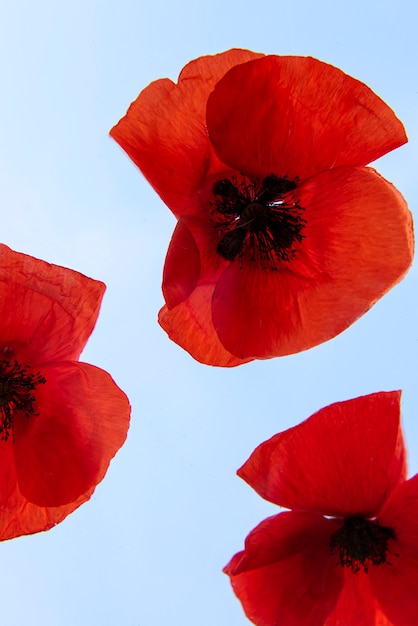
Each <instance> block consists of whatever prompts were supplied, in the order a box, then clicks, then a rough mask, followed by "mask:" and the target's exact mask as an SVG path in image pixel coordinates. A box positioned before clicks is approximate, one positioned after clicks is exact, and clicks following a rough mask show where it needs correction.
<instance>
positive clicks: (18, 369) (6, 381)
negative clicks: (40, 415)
mask: <svg viewBox="0 0 418 626" xmlns="http://www.w3.org/2000/svg"><path fill="white" fill-rule="evenodd" d="M44 383H46V379H45V378H44V377H43V376H42V374H41V373H40V372H36V373H33V372H32V371H31V368H30V366H29V365H25V366H23V365H21V364H20V363H18V361H16V360H15V361H0V438H1V439H2V440H3V441H7V440H8V439H9V437H10V434H11V432H13V421H14V418H15V415H16V413H17V412H22V413H23V415H25V417H27V418H29V417H30V416H32V415H34V416H36V415H37V413H35V409H34V403H35V396H34V395H33V392H34V391H35V389H36V387H37V386H38V385H42V384H44Z"/></svg>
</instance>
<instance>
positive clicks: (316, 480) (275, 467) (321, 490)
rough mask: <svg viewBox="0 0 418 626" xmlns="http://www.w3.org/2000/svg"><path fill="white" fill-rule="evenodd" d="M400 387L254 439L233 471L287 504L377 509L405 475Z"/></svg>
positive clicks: (321, 509) (340, 511)
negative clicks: (259, 441)
mask: <svg viewBox="0 0 418 626" xmlns="http://www.w3.org/2000/svg"><path fill="white" fill-rule="evenodd" d="M400 395H401V392H400V391H390V392H379V393H374V394H370V395H367V396H361V397H359V398H354V399H352V400H347V401H345V402H336V403H335V404H331V405H329V406H327V407H325V408H323V409H320V410H319V411H318V412H317V413H315V414H314V415H312V416H311V417H309V418H308V419H307V420H305V421H304V422H302V423H301V424H299V425H298V426H295V427H293V428H290V429H288V430H285V431H284V432H282V433H279V434H278V435H275V436H274V437H272V438H271V439H269V440H268V441H266V442H264V443H262V444H261V445H260V446H258V448H256V449H255V451H254V452H253V453H252V455H251V456H250V458H249V459H248V461H247V462H246V463H245V464H244V465H243V466H242V467H241V468H240V469H239V470H238V475H239V476H240V477H241V478H243V479H244V480H245V481H246V482H247V483H248V484H249V485H251V487H253V489H255V490H256V491H257V493H259V494H260V495H261V496H262V497H263V498H265V499H266V500H270V501H271V502H274V503H275V504H278V505H279V506H283V507H286V508H288V509H297V510H305V511H312V512H315V513H321V514H323V515H330V516H334V517H349V516H350V515H366V516H373V515H376V512H377V511H379V509H380V508H381V506H382V505H383V503H384V502H385V500H386V499H387V497H388V496H389V495H390V493H391V491H392V490H393V489H394V488H395V486H396V485H397V484H398V483H400V482H401V481H403V480H404V479H405V473H406V467H405V465H406V463H405V447H404V442H403V436H402V430H401V425H400Z"/></svg>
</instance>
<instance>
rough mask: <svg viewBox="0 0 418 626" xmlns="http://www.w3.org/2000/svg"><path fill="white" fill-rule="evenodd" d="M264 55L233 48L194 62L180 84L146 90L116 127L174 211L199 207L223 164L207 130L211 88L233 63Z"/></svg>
mask: <svg viewBox="0 0 418 626" xmlns="http://www.w3.org/2000/svg"><path fill="white" fill-rule="evenodd" d="M259 56H261V55H260V54H257V53H255V52H250V51H249V50H228V51H227V52H223V53H221V54H217V55H215V56H205V57H200V58H199V59H196V60H194V61H191V62H190V63H189V64H188V65H186V67H184V68H183V70H182V72H181V74H180V76H179V80H178V83H177V84H175V83H173V82H172V81H171V80H169V79H167V78H164V79H161V80H157V81H155V82H153V83H151V84H150V85H149V86H148V87H147V88H146V89H144V91H142V92H141V93H140V95H139V96H138V98H137V99H136V100H135V102H133V103H132V104H131V106H130V108H129V110H128V112H127V114H126V115H125V117H123V118H122V119H121V120H120V121H119V122H118V124H116V126H114V128H112V130H111V131H110V134H111V136H112V137H113V139H115V140H116V141H117V142H118V144H119V145H120V146H121V147H122V148H123V149H124V150H125V152H126V153H127V154H128V156H129V157H130V158H131V159H132V161H133V162H134V163H135V164H136V165H137V166H138V167H139V169H140V170H141V171H142V173H143V174H144V176H145V177H146V178H147V179H148V181H149V182H150V183H151V185H152V186H153V187H154V189H155V190H156V191H157V193H158V194H159V195H160V196H161V198H162V199H163V201H164V202H165V203H166V204H167V205H168V206H169V207H170V209H171V210H172V211H173V212H174V214H176V215H184V214H187V213H190V212H193V210H194V207H195V205H196V201H197V200H198V198H197V197H196V192H197V191H198V190H199V187H200V186H201V184H202V181H203V180H204V179H205V177H206V176H207V174H208V172H209V170H210V169H211V168H214V169H215V170H216V169H218V168H219V167H221V169H222V167H223V166H220V164H219V162H218V159H217V157H216V156H215V154H214V153H213V150H212V146H211V144H210V142H209V139H208V136H207V131H206V119H205V118H206V102H207V99H208V96H209V94H210V92H211V91H212V89H213V88H214V86H215V85H216V83H217V82H218V80H219V79H220V78H221V77H222V76H223V75H224V74H225V73H226V72H227V71H228V70H229V69H230V68H231V67H233V66H234V65H237V64H239V63H244V62H246V61H248V60H249V59H254V58H258V57H259Z"/></svg>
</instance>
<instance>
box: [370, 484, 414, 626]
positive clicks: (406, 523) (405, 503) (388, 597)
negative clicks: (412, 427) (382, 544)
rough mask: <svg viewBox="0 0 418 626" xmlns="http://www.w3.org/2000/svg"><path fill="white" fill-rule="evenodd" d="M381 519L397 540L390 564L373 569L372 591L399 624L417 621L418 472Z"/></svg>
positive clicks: (392, 544)
mask: <svg viewBox="0 0 418 626" xmlns="http://www.w3.org/2000/svg"><path fill="white" fill-rule="evenodd" d="M378 519H379V522H380V524H382V525H383V526H387V527H389V528H392V529H393V531H394V532H395V536H396V539H395V540H392V541H390V542H389V545H388V548H389V551H388V553H387V560H388V561H389V563H390V564H389V563H386V564H383V565H381V566H379V567H373V568H372V569H371V571H370V579H371V585H372V588H373V591H374V593H375V595H376V598H377V600H378V601H379V603H380V605H381V607H382V609H383V610H384V611H385V613H386V615H387V616H388V618H389V619H391V620H392V621H393V623H394V624H395V625H396V626H412V624H418V594H417V589H418V475H416V476H414V477H413V478H411V479H410V480H408V481H406V482H404V483H402V484H401V485H399V486H398V487H397V488H396V489H395V490H394V491H393V493H392V494H391V497H390V498H389V499H388V500H387V502H386V503H385V505H384V507H383V509H382V511H381V512H380V513H379V515H378Z"/></svg>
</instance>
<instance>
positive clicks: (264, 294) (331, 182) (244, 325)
mask: <svg viewBox="0 0 418 626" xmlns="http://www.w3.org/2000/svg"><path fill="white" fill-rule="evenodd" d="M298 194H299V200H300V204H301V206H302V207H303V208H304V212H303V218H304V219H305V220H306V222H307V223H306V227H305V228H304V229H303V231H302V234H303V235H304V239H302V242H301V243H297V244H295V246H294V248H295V258H294V259H292V260H291V261H281V262H280V264H279V266H278V270H277V271H272V270H270V268H269V267H267V268H265V264H263V263H261V262H257V261H256V262H254V261H252V260H251V259H250V258H249V255H247V256H244V257H243V258H237V259H236V260H235V261H233V262H232V263H231V264H230V265H229V266H228V267H227V268H226V269H225V270H224V272H223V274H222V275H221V276H220V278H219V280H218V282H217V285H216V288H215V291H214V294H213V303H212V312H213V323H214V326H215V329H216V331H217V333H218V335H219V339H220V341H221V342H222V344H223V345H224V346H225V348H226V350H228V351H229V352H231V354H235V355H236V356H238V357H240V358H242V359H245V358H251V357H252V358H270V357H274V356H282V355H286V354H292V353H296V352H299V351H302V350H306V349H308V348H311V347H312V346H315V345H318V344H320V343H322V342H324V341H327V340H328V339H331V338H332V337H334V336H335V335H337V334H338V333H341V332H342V331H343V330H345V329H346V328H348V327H349V326H350V324H352V323H353V322H354V321H356V320H357V319H358V318H359V317H360V316H361V315H363V314H364V313H365V312H366V311H367V310H368V309H369V308H370V307H371V306H372V305H373V304H374V303H375V302H376V301H377V300H378V299H379V298H380V297H381V296H383V295H384V294H385V293H386V292H387V291H388V290H389V289H390V288H391V287H393V286H394V285H395V284H396V283H397V282H399V281H400V280H401V278H402V277H403V276H404V275H405V273H406V272H407V270H408V268H409V267H410V265H411V262H412V257H413V227H412V217H411V214H410V212H409V210H408V207H407V205H406V202H405V200H404V198H403V197H402V196H401V194H400V193H399V192H398V191H397V190H396V189H395V187H393V185H391V184H390V183H389V182H388V181H386V180H385V179H384V178H382V177H381V176H379V174H377V173H376V172H375V171H374V170H372V169H371V168H349V167H341V168H336V169H334V170H328V171H326V172H323V173H321V174H319V175H318V176H314V177H313V178H311V179H310V180H308V181H306V182H305V183H303V184H301V185H300V187H299V189H298ZM214 254H215V252H214Z"/></svg>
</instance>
